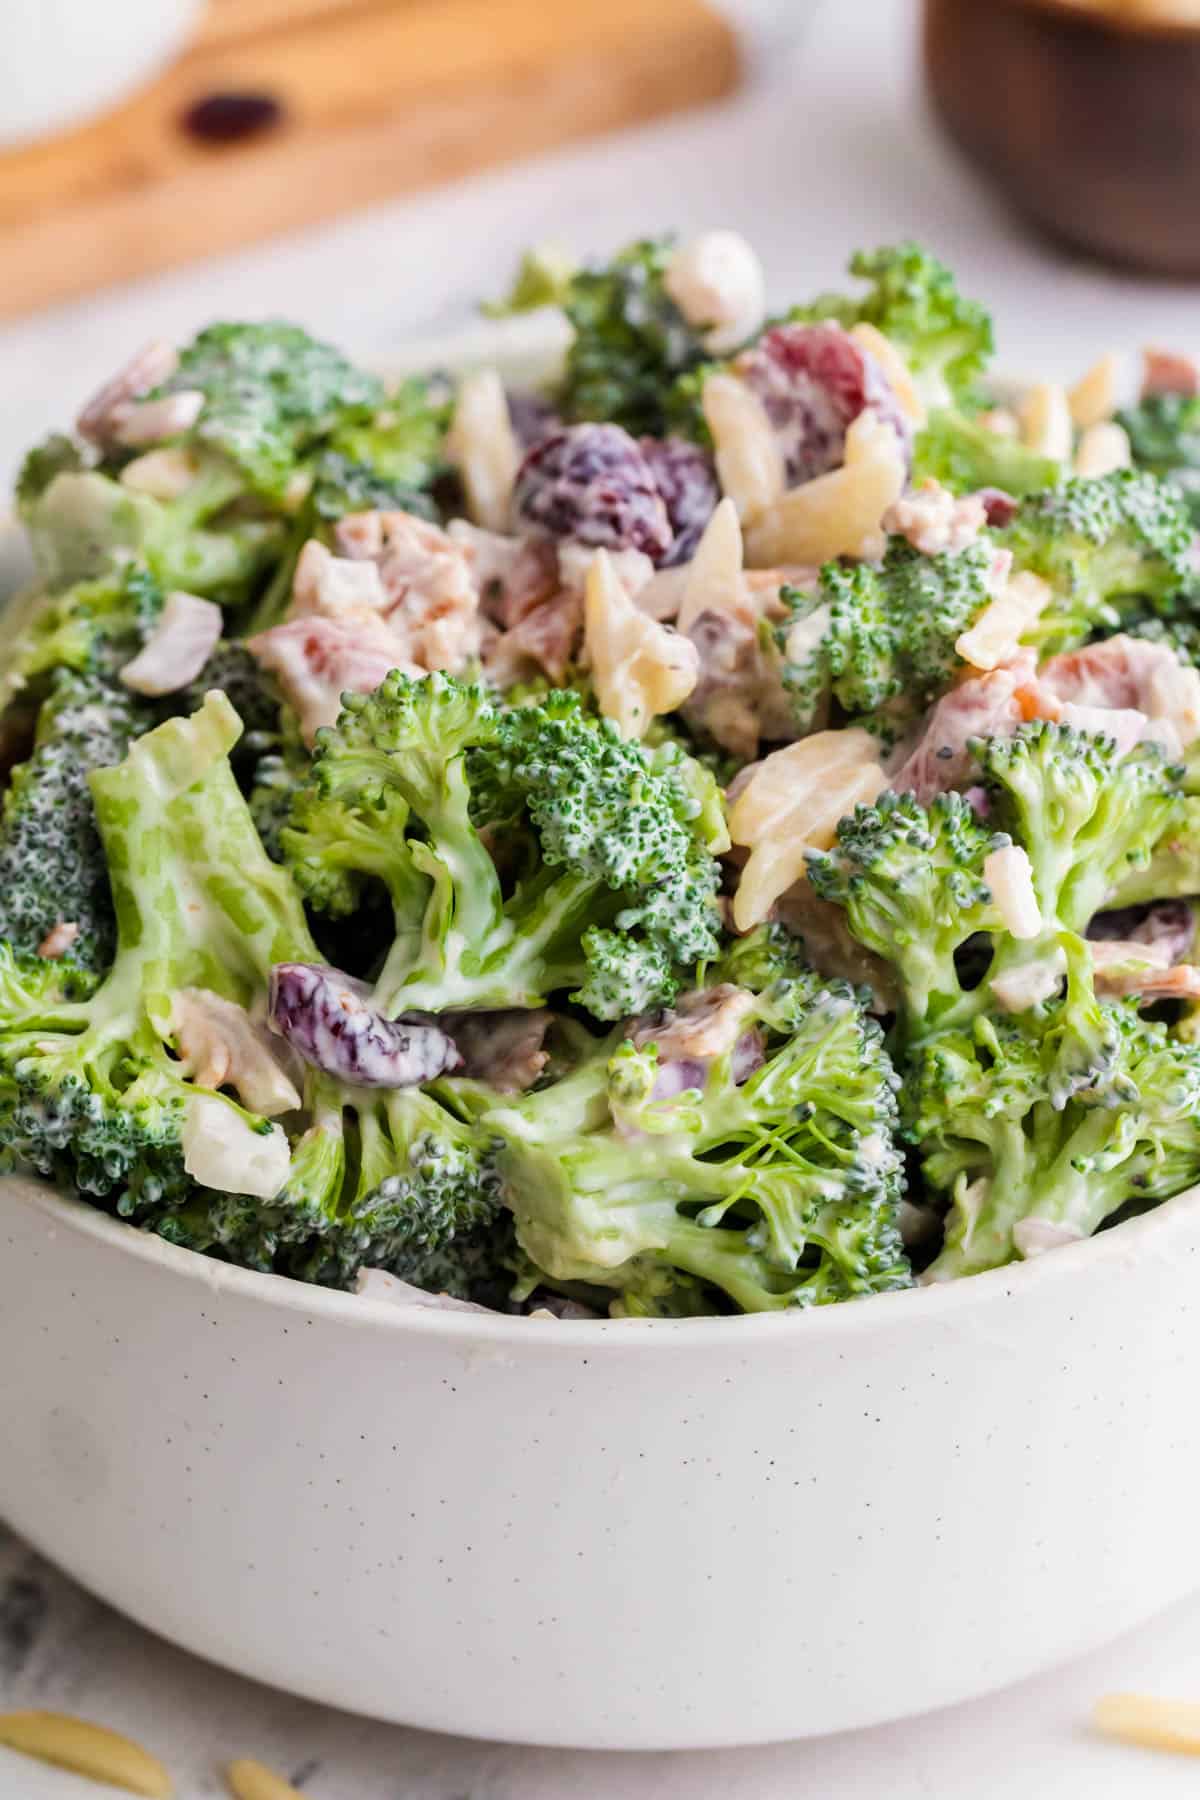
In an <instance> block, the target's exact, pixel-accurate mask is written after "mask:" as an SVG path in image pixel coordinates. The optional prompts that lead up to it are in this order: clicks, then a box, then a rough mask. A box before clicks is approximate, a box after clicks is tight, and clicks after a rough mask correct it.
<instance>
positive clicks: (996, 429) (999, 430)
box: [978, 406, 1021, 438]
mask: <svg viewBox="0 0 1200 1800" xmlns="http://www.w3.org/2000/svg"><path fill="white" fill-rule="evenodd" d="M978 422H979V424H980V425H982V426H983V429H984V430H985V431H990V432H991V434H992V436H993V437H1002V438H1015V437H1020V435H1021V421H1020V420H1019V419H1018V417H1017V415H1016V413H1015V412H1013V410H1012V408H1011V407H1008V406H992V407H989V408H988V410H987V412H981V413H980V414H979V420H978Z"/></svg>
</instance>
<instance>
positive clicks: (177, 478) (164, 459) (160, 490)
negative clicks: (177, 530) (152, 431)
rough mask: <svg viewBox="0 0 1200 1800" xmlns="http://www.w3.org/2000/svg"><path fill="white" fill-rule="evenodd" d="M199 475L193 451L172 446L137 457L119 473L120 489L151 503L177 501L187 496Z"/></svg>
mask: <svg viewBox="0 0 1200 1800" xmlns="http://www.w3.org/2000/svg"><path fill="white" fill-rule="evenodd" d="M199 473H200V458H199V457H198V456H197V454H196V452H195V451H194V450H185V449H184V448H183V446H182V445H180V444H172V445H171V446H170V447H169V448H168V449H166V450H148V451H147V452H146V455H145V456H136V457H135V458H134V460H133V461H132V462H130V463H126V464H125V467H124V468H123V469H122V470H121V486H122V487H127V488H132V489H133V491H134V493H137V494H149V495H150V496H151V498H152V499H154V500H178V499H179V496H180V495H181V494H186V493H187V491H188V489H189V488H190V487H191V485H192V483H193V482H194V481H195V479H196V477H197V476H198V475H199Z"/></svg>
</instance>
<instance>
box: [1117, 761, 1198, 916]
mask: <svg viewBox="0 0 1200 1800" xmlns="http://www.w3.org/2000/svg"><path fill="white" fill-rule="evenodd" d="M1194 782H1195V776H1194V775H1193V777H1192V781H1191V783H1189V791H1188V793H1187V796H1186V798H1184V799H1183V800H1181V801H1180V802H1179V803H1178V806H1177V808H1176V810H1175V811H1174V812H1173V813H1172V815H1171V817H1170V819H1169V820H1168V823H1167V825H1166V828H1165V829H1164V831H1163V832H1162V834H1161V836H1160V837H1159V838H1158V840H1157V842H1156V843H1155V845H1154V847H1153V850H1152V852H1151V854H1150V856H1149V858H1148V859H1147V860H1141V859H1139V860H1138V861H1137V862H1133V863H1129V864H1126V865H1125V867H1123V868H1122V869H1121V870H1119V871H1118V873H1117V876H1116V879H1115V880H1114V881H1113V885H1112V887H1111V889H1110V891H1109V893H1108V895H1107V897H1106V899H1105V905H1106V906H1114V907H1121V906H1144V905H1145V904H1146V902H1147V901H1150V900H1188V899H1191V898H1192V896H1193V895H1196V894H1200V795H1198V794H1196V793H1195V792H1194V791H1191V790H1192V787H1193V785H1194Z"/></svg>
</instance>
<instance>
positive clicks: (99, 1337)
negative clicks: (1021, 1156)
mask: <svg viewBox="0 0 1200 1800" xmlns="http://www.w3.org/2000/svg"><path fill="white" fill-rule="evenodd" d="M1198 1247H1200V1191H1196V1192H1193V1193H1191V1194H1189V1195H1187V1196H1185V1197H1182V1198H1180V1199H1177V1200H1174V1201H1171V1202H1170V1203H1169V1204H1168V1205H1166V1206H1165V1207H1163V1208H1162V1210H1161V1211H1159V1212H1158V1213H1156V1214H1153V1215H1151V1216H1149V1217H1147V1218H1146V1219H1144V1220H1140V1221H1137V1222H1135V1223H1132V1224H1128V1225H1124V1226H1122V1227H1120V1228H1119V1229H1118V1230H1115V1231H1112V1232H1109V1233H1106V1234H1104V1235H1103V1236H1101V1237H1100V1238H1098V1239H1096V1240H1094V1241H1093V1242H1091V1243H1085V1244H1079V1245H1075V1246H1072V1247H1070V1248H1067V1249H1062V1250H1057V1251H1054V1252H1053V1253H1051V1254H1049V1255H1047V1256H1045V1257H1044V1258H1042V1259H1041V1260H1039V1261H1036V1262H1032V1263H1028V1264H1024V1265H1022V1266H1019V1267H1016V1268H1013V1269H1008V1270H1003V1271H999V1272H996V1273H993V1274H988V1275H983V1276H979V1277H976V1278H975V1279H974V1280H971V1281H964V1282H961V1283H958V1284H951V1285H949V1286H945V1287H938V1288H932V1289H925V1290H920V1291H917V1292H913V1293H905V1294H893V1295H886V1296H883V1297H881V1298H879V1299H874V1300H870V1301H866V1302H863V1303H861V1304H858V1305H851V1306H843V1307H834V1308H829V1309H827V1310H824V1311H821V1312H818V1313H813V1314H808V1315H803V1316H791V1317H787V1316H778V1315H776V1316H771V1317H759V1318H753V1319H717V1320H682V1321H677V1322H676V1321H668V1322H648V1321H637V1322H633V1321H625V1322H612V1323H610V1322H604V1323H599V1322H597V1323H587V1322H568V1323H561V1324H560V1323H549V1322H540V1321H534V1320H525V1319H510V1318H505V1317H500V1316H497V1317H495V1318H488V1317H484V1316H477V1315H464V1314H461V1313H459V1314H456V1313H441V1312H436V1311H429V1310H409V1309H402V1308H398V1307H395V1306H392V1305H390V1304H388V1303H386V1302H379V1301H371V1300H363V1299H358V1298H355V1297H352V1296H348V1295H343V1294H338V1293H330V1292H326V1291H321V1290H313V1289H309V1288H305V1287H302V1286H300V1285H297V1284H293V1283H290V1282H287V1281H284V1280H280V1279H278V1278H275V1277H272V1276H262V1275H255V1274H249V1273H246V1272H245V1271H242V1270H236V1269H228V1268H224V1267H222V1266H221V1265H220V1264H218V1263H214V1262H212V1261H209V1260H207V1259H205V1258H203V1257H199V1256H196V1255H194V1254H192V1253H191V1252H189V1251H184V1250H178V1249H175V1248H172V1247H170V1246H168V1245H165V1244H162V1243H161V1242H159V1241H158V1240H157V1239H154V1238H152V1237H148V1236H144V1235H142V1234H141V1233H139V1232H137V1231H134V1230H132V1229H131V1228H130V1227H128V1226H126V1225H123V1224H119V1223H114V1222H113V1221H111V1220H110V1219H107V1218H105V1217H103V1216H102V1215H101V1214H99V1213H98V1212H95V1211H93V1210H92V1209H90V1208H88V1207H85V1206H82V1205H79V1204H78V1203H76V1202H73V1201H66V1200H62V1199H59V1198H56V1197H54V1196H52V1195H50V1194H48V1193H46V1192H45V1191H44V1190H39V1189H38V1188H36V1187H33V1186H32V1185H30V1184H27V1183H21V1182H16V1181H12V1180H10V1181H7V1182H4V1183H0V1369H3V1370H5V1371H6V1379H5V1380H3V1381H2V1382H0V1445H2V1446H3V1452H2V1457H0V1515H3V1516H4V1517H6V1518H7V1519H8V1520H9V1521H10V1522H11V1524H12V1525H13V1526H15V1528H16V1529H17V1530H18V1531H19V1532H21V1533H23V1534H24V1535H25V1536H26V1537H28V1538H29V1539H30V1540H31V1541H32V1542H33V1543H34V1544H35V1545H36V1546H37V1547H38V1549H40V1550H41V1551H43V1552H44V1553H45V1554H46V1555H48V1556H49V1557H51V1558H52V1559H53V1560H55V1561H56V1562H58V1563H61V1564H62V1565H63V1567H65V1568H66V1569H68V1570H69V1571H70V1573H71V1574H72V1575H74V1576H75V1577H76V1578H77V1579H79V1580H80V1581H82V1582H83V1583H84V1584H85V1585H86V1586H88V1587H90V1588H92V1589H93V1590H94V1591H95V1592H96V1593H98V1594H101V1595H103V1596H104V1598H106V1599H107V1600H110V1601H111V1602H112V1603H113V1604H114V1605H116V1606H118V1607H120V1608H121V1609H122V1610H124V1611H125V1612H128V1613H130V1614H132V1615H133V1616H134V1617H135V1618H137V1619H139V1620H141V1621H142V1622H143V1623H144V1624H146V1625H149V1626H151V1627H152V1628H153V1629H155V1630H156V1631H159V1632H161V1633H162V1634H163V1635H164V1636H166V1637H168V1638H171V1639H173V1640H174V1641H176V1642H178V1643H181V1644H184V1645H186V1646H187V1647H188V1648H189V1649H192V1650H195V1651H198V1652H200V1654H202V1655H204V1656H207V1657H211V1658H213V1659H214V1660H215V1661H217V1662H222V1663H227V1664H229V1665H231V1666H233V1667H235V1668H237V1669H239V1670H242V1671H244V1672H246V1673H248V1674H250V1675H254V1676H258V1677H259V1678H261V1679H262V1680H265V1681H268V1682H273V1683H275V1684H276V1685H278V1686H280V1687H283V1688H287V1689H291V1690H294V1691H295V1692H297V1693H301V1694H305V1695H308V1696H310V1697H312V1698H315V1699H319V1700H323V1701H328V1702H331V1703H333V1704H334V1705H337V1706H342V1707H348V1708H351V1709H354V1710H356V1711H360V1712H365V1713H372V1714H376V1715H379V1716H380V1717H383V1718H388V1719H394V1720H401V1721H404V1722H407V1723H411V1724H417V1725H423V1726H428V1727H433V1728H436V1729H439V1730H444V1731H452V1732H463V1733H469V1734H475V1735H480V1736H487V1737H495V1738H507V1739H517V1740H525V1741H529V1742H535V1743H545V1744H571V1745H581V1746H588V1747H608V1748H648V1747H662V1748H674V1747H695V1746H699V1745H709V1744H729V1743H749V1742H755V1741H760V1740H766V1739H772V1738H783V1737H792V1736H800V1735H804V1734H808V1733H818V1732H825V1731H834V1730H838V1729H842V1728H844V1727H847V1726H858V1725H868V1724H872V1723H875V1722H877V1721H880V1720H883V1719H888V1718H894V1717H898V1716H900V1715H903V1714H907V1713H913V1712H917V1711H920V1710H922V1709H924V1708H927V1707H933V1706H938V1705H941V1704H943V1703H945V1702H948V1701H954V1700H959V1699H962V1698H965V1697H966V1696H968V1695H972V1694H978V1693H980V1692H982V1691H984V1690H986V1689H988V1688H992V1687H996V1686H999V1685H1001V1684H1002V1683H1005V1682H1009V1681H1013V1680H1016V1679H1017V1678H1019V1677H1021V1676H1025V1675H1029V1674H1031V1673H1032V1672H1034V1671H1036V1670H1038V1669H1041V1668H1043V1667H1048V1666H1049V1665H1051V1664H1053V1663H1055V1662H1057V1661H1059V1660H1060V1659H1063V1658H1066V1657H1068V1656H1070V1655H1072V1654H1073V1653H1075V1652H1081V1651H1084V1650H1087V1649H1089V1648H1091V1647H1092V1646H1094V1645H1096V1644H1098V1643H1100V1642H1101V1641H1102V1640H1103V1639H1105V1638H1107V1637H1109V1636H1112V1635H1114V1634H1116V1633H1117V1632H1120V1631H1122V1630H1124V1629H1125V1628H1127V1627H1129V1626H1131V1625H1133V1624H1135V1623H1136V1622H1137V1621H1139V1620H1141V1619H1143V1618H1145V1617H1147V1616H1149V1615H1150V1614H1151V1613H1153V1612H1154V1611H1156V1610H1157V1609H1159V1608H1161V1607H1163V1606H1165V1605H1167V1604H1168V1603H1170V1602H1171V1601H1173V1600H1175V1599H1177V1598H1178V1597H1179V1596H1181V1595H1182V1594H1184V1593H1185V1592H1187V1591H1188V1590H1189V1589H1190V1588H1193V1587H1195V1586H1197V1585H1200V1538H1198V1537H1197V1534H1196V1530H1195V1505H1196V1501H1195V1496H1196V1492H1197V1489H1198V1487H1200V1415H1198V1413H1197V1410H1196V1407H1195V1404H1194V1393H1195V1380H1196V1369H1197V1366H1198V1364H1200V1312H1198V1310H1197V1286H1198V1281H1200V1266H1198V1260H1197V1249H1198Z"/></svg>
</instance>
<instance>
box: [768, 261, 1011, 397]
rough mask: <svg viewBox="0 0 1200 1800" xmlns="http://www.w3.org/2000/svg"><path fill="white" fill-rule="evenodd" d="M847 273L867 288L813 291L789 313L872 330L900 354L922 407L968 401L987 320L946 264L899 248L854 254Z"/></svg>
mask: <svg viewBox="0 0 1200 1800" xmlns="http://www.w3.org/2000/svg"><path fill="white" fill-rule="evenodd" d="M850 273H851V274H852V275H856V276H857V277H858V278H859V280H861V281H864V282H866V283H867V284H868V285H867V288H866V291H865V292H864V293H862V294H859V295H854V296H850V297H847V296H845V295H841V294H820V295H818V297H817V298H816V299H815V300H814V301H812V303H811V304H809V305H807V306H804V307H801V308H798V309H797V310H796V312H794V313H793V314H792V315H791V316H792V317H793V318H803V319H812V320H822V319H836V320H837V321H838V322H839V324H841V325H844V326H847V327H849V326H852V325H858V324H867V325H873V326H874V327H875V328H876V330H877V331H881V332H882V333H883V334H884V336H885V337H887V338H889V339H890V340H891V341H892V343H893V344H895V346H896V348H897V349H898V350H899V351H900V353H901V354H902V355H903V356H904V358H905V360H906V361H907V363H908V365H909V368H910V369H911V370H912V372H913V374H914V375H915V376H916V378H917V383H918V386H919V387H920V389H921V390H922V392H923V394H924V396H925V398H926V401H927V402H928V404H930V405H939V404H945V403H947V402H948V401H950V400H951V399H954V400H959V399H962V398H964V397H966V396H968V395H969V394H970V392H971V390H972V388H973V387H974V384H975V383H976V381H977V380H978V378H979V376H980V375H981V374H982V372H983V370H984V369H985V367H986V366H987V363H988V361H989V359H990V357H991V354H992V350H993V347H994V340H993V334H992V321H991V318H990V316H989V315H988V313H987V312H986V310H985V309H984V308H983V307H982V306H980V305H979V303H978V302H977V301H975V300H968V299H966V298H964V296H963V295H962V294H961V293H960V292H959V290H958V284H957V282H956V281H955V278H954V276H953V275H952V274H951V272H950V270H949V269H948V268H947V267H946V265H945V264H944V263H942V262H939V261H938V259H937V257H936V256H933V255H932V254H931V253H930V252H929V251H928V250H925V249H923V248H922V247H921V245H920V244H914V243H903V244H895V245H885V246H883V247H881V248H880V249H878V250H860V251H858V253H857V254H856V255H855V256H853V257H852V258H851V260H850Z"/></svg>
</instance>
